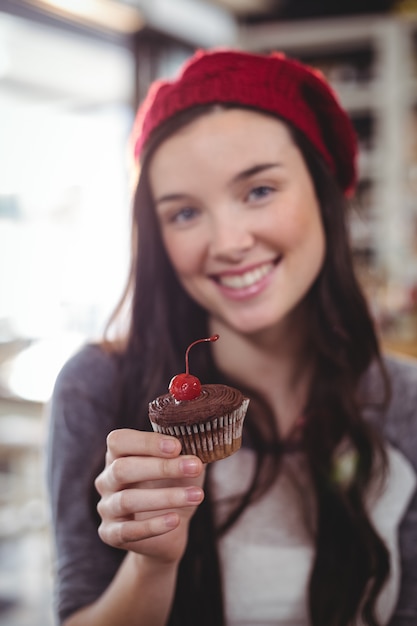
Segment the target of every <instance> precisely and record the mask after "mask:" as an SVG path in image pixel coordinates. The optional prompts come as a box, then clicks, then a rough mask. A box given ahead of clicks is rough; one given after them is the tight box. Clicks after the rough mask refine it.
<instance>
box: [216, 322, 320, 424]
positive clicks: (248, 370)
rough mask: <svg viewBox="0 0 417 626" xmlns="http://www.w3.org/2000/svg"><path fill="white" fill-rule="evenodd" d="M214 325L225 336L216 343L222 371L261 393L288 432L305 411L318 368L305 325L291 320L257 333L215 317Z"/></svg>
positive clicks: (218, 363) (218, 364)
mask: <svg viewBox="0 0 417 626" xmlns="http://www.w3.org/2000/svg"><path fill="white" fill-rule="evenodd" d="M297 317H298V316H297ZM211 329H212V330H213V332H214V331H215V332H216V333H219V335H220V338H221V339H220V341H218V342H216V343H215V344H213V355H214V360H215V362H216V365H217V366H218V368H219V369H220V371H222V372H223V373H224V374H225V375H226V376H228V377H230V378H231V379H232V380H234V381H235V382H236V385H237V386H238V385H239V384H240V385H242V386H243V387H248V388H251V389H253V390H254V391H256V392H257V393H259V394H261V396H262V397H263V398H264V399H265V400H266V402H267V403H268V404H269V406H270V407H271V409H272V411H273V412H274V414H275V417H276V420H277V424H278V428H279V431H280V433H281V435H282V436H286V435H287V434H288V433H289V432H290V431H291V430H292V428H293V426H294V423H295V422H296V420H297V419H298V418H299V417H301V415H302V413H303V411H304V407H305V404H306V401H307V397H308V394H309V389H310V384H311V380H312V376H313V372H314V357H313V353H312V350H311V348H310V347H309V342H308V341H307V332H306V330H302V329H305V326H304V325H303V324H300V320H297V321H295V320H291V322H290V323H286V324H281V325H280V326H279V327H275V328H271V329H267V330H265V331H262V332H261V333H257V334H256V335H243V334H241V333H239V332H236V331H235V330H234V329H232V328H230V327H229V326H227V325H225V324H223V323H222V322H221V321H219V320H215V322H213V321H212V322H211Z"/></svg>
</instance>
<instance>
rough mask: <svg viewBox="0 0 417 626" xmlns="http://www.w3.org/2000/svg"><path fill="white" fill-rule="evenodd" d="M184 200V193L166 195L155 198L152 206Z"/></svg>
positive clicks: (185, 197)
mask: <svg viewBox="0 0 417 626" xmlns="http://www.w3.org/2000/svg"><path fill="white" fill-rule="evenodd" d="M186 199H187V196H186V195H185V194H184V193H167V194H165V195H164V196H160V197H159V198H155V200H154V204H155V206H157V205H158V204H163V203H164V202H175V201H177V200H180V201H184V200H186Z"/></svg>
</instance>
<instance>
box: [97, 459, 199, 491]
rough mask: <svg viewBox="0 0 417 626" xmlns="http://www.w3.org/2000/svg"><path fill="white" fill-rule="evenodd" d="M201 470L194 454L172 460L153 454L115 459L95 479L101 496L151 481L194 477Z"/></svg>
mask: <svg viewBox="0 0 417 626" xmlns="http://www.w3.org/2000/svg"><path fill="white" fill-rule="evenodd" d="M203 469H204V465H203V463H202V462H201V461H200V459H199V458H198V457H196V456H180V457H176V458H173V459H164V458H159V457H158V458H152V457H136V456H130V457H119V458H116V459H115V460H114V461H113V462H112V463H111V464H110V465H109V466H108V467H107V468H106V469H105V470H104V471H103V472H102V473H101V474H100V475H99V476H98V477H97V479H96V481H95V486H96V489H97V491H98V492H99V493H100V495H103V494H104V493H106V492H109V491H120V490H121V489H122V488H123V487H124V486H127V485H135V484H138V483H141V482H145V481H150V480H166V479H177V480H179V479H182V478H195V477H197V476H199V475H200V474H201V472H202V471H203Z"/></svg>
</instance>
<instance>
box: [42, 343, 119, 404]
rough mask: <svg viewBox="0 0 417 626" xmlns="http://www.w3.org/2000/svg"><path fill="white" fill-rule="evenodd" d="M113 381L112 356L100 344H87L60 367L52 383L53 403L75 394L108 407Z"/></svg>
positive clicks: (113, 362) (114, 382) (115, 371)
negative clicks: (53, 383)
mask: <svg viewBox="0 0 417 626" xmlns="http://www.w3.org/2000/svg"><path fill="white" fill-rule="evenodd" d="M116 381H117V362H116V358H115V356H114V355H113V354H112V353H111V352H110V351H107V350H105V349H104V348H103V347H102V346H100V345H99V344H88V345H85V346H84V347H83V348H81V349H80V350H79V351H78V352H77V353H75V354H74V355H73V356H72V357H71V358H70V359H69V360H68V361H67V362H66V363H65V364H64V366H63V367H62V369H61V371H60V372H59V374H58V376H57V379H56V382H55V386H54V391H53V399H54V398H55V399H56V398H60V397H62V396H67V395H69V394H72V393H74V392H77V393H78V394H82V395H83V396H85V397H89V398H90V399H95V400H97V401H99V402H100V403H102V404H106V405H108V403H109V401H110V400H111V398H112V396H113V395H114V388H115V384H116Z"/></svg>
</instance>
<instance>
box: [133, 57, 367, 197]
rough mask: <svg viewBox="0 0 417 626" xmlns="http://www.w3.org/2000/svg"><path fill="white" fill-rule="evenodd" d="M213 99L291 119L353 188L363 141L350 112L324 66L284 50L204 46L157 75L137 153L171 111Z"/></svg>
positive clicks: (139, 119) (142, 116) (140, 117)
mask: <svg viewBox="0 0 417 626" xmlns="http://www.w3.org/2000/svg"><path fill="white" fill-rule="evenodd" d="M212 103H213V104H214V103H228V104H236V105H237V106H243V107H250V108H255V109H258V110H260V111H266V112H269V113H272V114H276V115H277V116H279V117H280V118H282V119H284V120H286V121H288V122H290V123H291V124H292V125H293V126H295V127H296V128H298V129H299V130H300V131H301V132H302V133H304V135H305V136H306V137H307V138H308V139H309V140H310V142H311V143H312V144H313V146H314V147H315V148H316V149H317V150H318V152H319V153H320V154H321V155H322V156H323V158H324V160H325V161H326V163H327V164H328V166H329V167H330V169H331V171H332V172H333V173H334V175H335V177H336V179H337V181H338V183H339V185H340V187H341V188H342V190H343V192H344V193H345V194H346V195H351V194H352V193H353V191H354V188H355V184H356V177H357V171H356V156H357V142H356V134H355V131H354V128H353V125H352V123H351V121H350V119H349V117H348V115H347V114H346V112H345V111H344V109H342V107H341V106H340V104H339V100H338V98H337V96H336V94H335V93H334V92H333V90H332V89H331V87H330V86H329V85H328V83H327V82H326V81H325V79H324V77H323V76H322V74H321V73H320V72H319V71H317V70H314V69H313V68H311V67H308V66H306V65H304V64H302V63H300V62H299V61H296V60H294V59H289V58H287V57H286V56H285V55H283V54H281V53H272V54H270V55H261V54H252V53H248V52H241V51H236V50H224V49H222V50H211V51H203V50H199V51H198V52H196V53H195V54H194V55H193V56H192V58H191V59H189V60H188V61H187V62H186V63H185V65H184V66H183V67H182V69H181V71H180V73H179V75H178V76H177V78H175V79H174V80H169V81H166V80H158V81H155V82H154V83H153V84H152V85H151V87H150V89H149V91H148V94H147V96H146V98H145V100H144V101H143V103H142V104H141V106H140V107H139V109H138V112H137V115H136V119H135V123H134V127H133V135H132V139H133V145H134V154H135V158H136V159H139V158H140V155H141V153H142V150H143V148H144V146H145V145H146V142H147V141H148V139H149V137H150V136H151V134H152V133H153V131H154V130H155V129H156V128H157V127H159V126H160V125H161V124H162V123H163V122H165V121H166V120H168V119H169V118H170V117H172V116H174V115H175V114H176V113H179V112H181V111H184V110H186V109H189V108H192V107H194V106H198V105H203V104H212Z"/></svg>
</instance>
